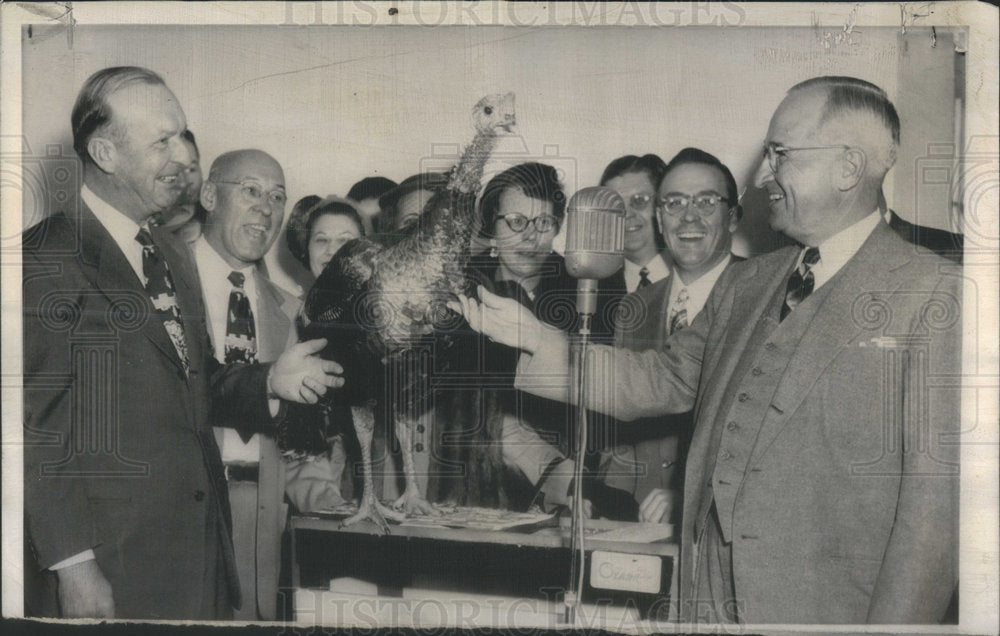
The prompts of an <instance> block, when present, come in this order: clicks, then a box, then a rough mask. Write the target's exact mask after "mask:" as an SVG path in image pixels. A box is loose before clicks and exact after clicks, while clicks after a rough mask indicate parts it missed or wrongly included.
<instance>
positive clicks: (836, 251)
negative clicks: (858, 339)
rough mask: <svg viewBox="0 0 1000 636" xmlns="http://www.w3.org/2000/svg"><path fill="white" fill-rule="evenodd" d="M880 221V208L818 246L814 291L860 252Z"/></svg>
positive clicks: (799, 261) (797, 262) (814, 272)
mask: <svg viewBox="0 0 1000 636" xmlns="http://www.w3.org/2000/svg"><path fill="white" fill-rule="evenodd" d="M879 222H881V217H880V216H879V213H878V210H874V211H872V213H871V214H869V215H868V216H866V217H865V218H863V219H861V220H860V221H858V222H857V223H855V224H854V225H850V226H848V227H845V228H844V229H843V230H841V231H839V232H837V233H836V234H834V235H833V236H831V237H830V238H828V239H826V240H825V241H823V242H822V243H820V244H819V245H817V246H816V247H818V248H819V262H817V263H816V264H815V265H813V266H812V267H811V268H810V269H811V271H812V273H813V279H814V283H813V291H816V290H817V289H819V288H820V287H822V286H823V285H824V284H825V283H826V282H827V281H828V280H830V279H831V278H833V277H834V275H835V274H836V273H837V272H839V271H840V269H841V268H842V267H843V266H844V265H845V264H847V261H849V260H851V258H852V257H853V256H854V255H855V254H857V253H858V250H859V249H861V245H862V244H863V243H864V242H865V241H867V240H868V237H869V236H871V233H872V232H874V231H875V228H876V227H877V226H878V224H879ZM805 253H806V251H805V250H802V253H800V254H799V259H798V260H797V261H796V262H795V266H796V267H798V266H799V265H800V264H801V263H802V258H803V257H804V256H805Z"/></svg>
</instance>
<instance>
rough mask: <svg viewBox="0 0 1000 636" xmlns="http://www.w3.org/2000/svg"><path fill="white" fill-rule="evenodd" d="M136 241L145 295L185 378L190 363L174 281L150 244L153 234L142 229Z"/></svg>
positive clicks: (154, 244) (157, 251)
mask: <svg viewBox="0 0 1000 636" xmlns="http://www.w3.org/2000/svg"><path fill="white" fill-rule="evenodd" d="M135 240H136V241H138V242H139V244H140V245H142V273H143V275H145V277H146V293H147V294H149V299H150V300H151V301H153V308H154V309H155V310H156V315H158V316H159V317H160V320H162V321H163V326H164V328H165V329H166V330H167V335H169V336H170V340H171V342H173V343H174V349H176V350H177V357H179V358H180V359H181V365H182V366H183V367H184V375H188V372H189V371H190V368H191V362H190V360H189V358H188V352H187V340H185V339H184V326H183V323H182V322H181V310H180V307H179V306H178V305H177V296H176V294H175V293H174V279H173V277H172V276H171V275H170V268H169V267H168V266H167V261H166V260H164V258H163V255H162V254H160V248H158V247H157V246H156V243H154V242H153V235H152V234H150V233H149V229H147V228H145V227H143V228H141V229H140V230H139V233H138V234H137V235H136V237H135Z"/></svg>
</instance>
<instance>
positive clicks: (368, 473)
mask: <svg viewBox="0 0 1000 636" xmlns="http://www.w3.org/2000/svg"><path fill="white" fill-rule="evenodd" d="M351 416H352V419H353V420H354V430H355V431H356V432H357V434H358V443H359V444H360V445H361V462H362V466H363V467H364V471H365V476H364V491H363V493H362V495H361V503H360V505H359V506H358V512H357V514H355V515H354V516H352V517H349V518H347V519H344V521H343V522H342V523H341V525H342V526H352V525H354V524H356V523H358V522H359V521H363V520H364V519H370V520H371V522H372V523H374V524H375V526H376V527H377V528H378V529H379V530H380V531H381V532H382V534H389V524H388V522H386V520H385V518H386V517H389V518H390V519H392V520H393V521H402V520H403V519H404V518H405V516H406V515H403V514H400V513H398V512H396V511H394V510H392V509H390V508H389V507H387V506H384V505H382V503H381V502H380V501H379V500H378V497H376V496H375V484H374V482H373V480H372V438H373V437H374V436H375V412H374V410H372V408H370V407H352V408H351Z"/></svg>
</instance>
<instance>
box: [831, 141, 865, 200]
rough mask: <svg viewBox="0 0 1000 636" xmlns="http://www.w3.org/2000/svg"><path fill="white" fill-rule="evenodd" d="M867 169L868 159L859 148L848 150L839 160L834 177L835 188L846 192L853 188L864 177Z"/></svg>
mask: <svg viewBox="0 0 1000 636" xmlns="http://www.w3.org/2000/svg"><path fill="white" fill-rule="evenodd" d="M867 167H868V157H867V156H866V155H865V151H864V150H861V149H860V148H848V149H846V150H845V151H844V154H843V155H842V156H841V158H840V162H839V164H838V166H837V170H838V171H839V172H838V173H837V175H836V177H835V178H836V183H837V187H838V188H839V189H840V190H841V191H842V192H846V191H847V190H851V189H853V188H855V187H856V186H857V185H858V184H859V183H861V179H862V178H863V177H864V176H865V170H866V169H867Z"/></svg>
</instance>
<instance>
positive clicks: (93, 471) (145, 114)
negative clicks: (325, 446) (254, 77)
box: [23, 67, 342, 619]
mask: <svg viewBox="0 0 1000 636" xmlns="http://www.w3.org/2000/svg"><path fill="white" fill-rule="evenodd" d="M72 127H73V146H74V148H75V149H76V152H77V154H78V155H79V156H80V159H81V160H82V162H83V183H84V185H83V188H82V191H81V193H80V196H81V199H82V205H81V206H80V208H79V210H77V211H74V212H71V213H60V214H56V215H53V216H52V217H50V218H48V219H46V220H44V221H42V222H41V223H39V224H38V225H36V226H34V227H32V228H30V229H29V230H28V231H26V232H25V234H24V236H23V257H24V265H23V290H24V296H23V307H24V386H25V389H24V410H25V416H24V426H25V428H24V430H25V434H24V438H25V439H24V443H25V450H24V468H25V472H24V507H25V526H26V527H25V529H26V533H25V534H26V539H27V540H28V543H29V546H30V548H31V555H32V556H33V558H34V560H35V561H36V562H37V565H38V566H40V567H41V568H44V569H45V575H44V577H43V578H44V580H46V581H47V582H49V583H51V585H52V586H53V587H54V588H55V592H56V595H57V597H58V615H60V616H62V617H67V618H68V617H74V618H75V617H119V618H143V619H168V618H169V619H215V618H226V617H228V616H231V615H232V608H233V607H234V606H239V604H240V591H239V583H238V580H237V577H236V573H235V563H234V560H233V547H232V542H231V540H230V530H229V503H228V497H227V491H226V484H225V478H224V476H223V469H222V464H221V461H220V458H219V449H218V446H217V445H216V442H215V438H214V437H213V435H212V429H211V428H210V427H209V426H208V424H207V419H208V412H209V409H210V408H211V409H213V410H215V411H216V412H224V413H226V414H228V415H229V416H230V418H231V419H232V421H235V422H241V423H243V424H245V425H246V426H249V427H252V428H266V427H267V426H269V425H270V423H271V421H272V415H275V414H276V412H277V410H276V408H275V402H276V399H277V398H284V399H288V400H296V401H300V402H312V403H315V402H316V401H318V399H319V396H320V395H322V394H323V393H325V392H326V389H327V387H334V386H339V385H340V384H342V380H341V379H340V378H338V377H333V376H328V375H327V374H328V373H341V371H342V370H341V369H340V367H339V365H337V364H335V363H329V362H324V361H322V360H320V359H319V358H318V357H317V356H314V355H312V354H313V353H314V352H316V351H319V350H320V348H322V346H324V345H325V341H323V340H318V341H315V342H312V343H302V344H301V345H296V346H293V347H290V348H289V349H288V350H287V351H286V352H285V353H283V354H282V355H281V357H280V358H279V359H278V361H277V362H275V363H274V364H261V365H246V364H228V365H220V364H219V363H218V362H216V361H215V360H214V359H213V358H212V356H211V353H210V345H209V342H208V335H207V332H206V329H205V312H204V307H203V304H202V297H201V296H202V294H201V287H200V285H199V284H198V275H197V273H196V272H195V269H194V265H193V264H192V262H191V259H190V255H189V253H188V252H187V248H186V247H185V246H184V245H183V244H181V243H180V242H179V241H178V240H177V239H176V238H175V237H173V236H172V235H171V234H170V232H169V231H165V230H163V229H161V228H156V227H150V219H151V217H152V216H153V215H154V214H156V213H162V212H163V211H164V210H169V209H170V208H171V207H172V206H174V205H175V204H176V201H177V198H178V196H179V195H180V193H181V189H182V184H183V181H182V179H181V178H180V175H181V172H182V170H184V168H185V166H187V165H188V164H189V163H190V161H191V157H190V155H189V154H188V151H187V149H186V147H185V144H184V141H183V137H182V135H183V133H184V130H185V129H186V128H187V122H186V120H185V118H184V111H183V110H182V109H181V107H180V104H179V103H178V102H177V98H176V97H175V96H174V94H173V93H172V92H171V91H170V89H168V88H167V86H166V85H165V84H164V82H163V79H162V78H161V77H160V76H159V75H157V74H156V73H153V72H152V71H149V70H147V69H143V68H138V67H115V68H108V69H104V70H102V71H99V72H97V73H95V74H94V75H92V76H91V77H90V78H89V79H88V80H87V81H86V83H85V84H84V86H83V88H82V89H81V90H80V94H79V96H78V97H77V100H76V104H75V105H74V107H73V114H72ZM254 231H255V229H254V228H250V229H249V230H248V232H250V233H251V235H252V233H253V232H254ZM251 238H253V237H252V236H251ZM269 398H270V400H269ZM50 608H51V605H48V606H46V608H45V609H43V610H41V611H40V613H41V614H42V615H53V614H54V612H51V611H48V610H49V609H50ZM27 609H28V611H29V612H31V611H32V610H33V608H32V607H28V608H27Z"/></svg>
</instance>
